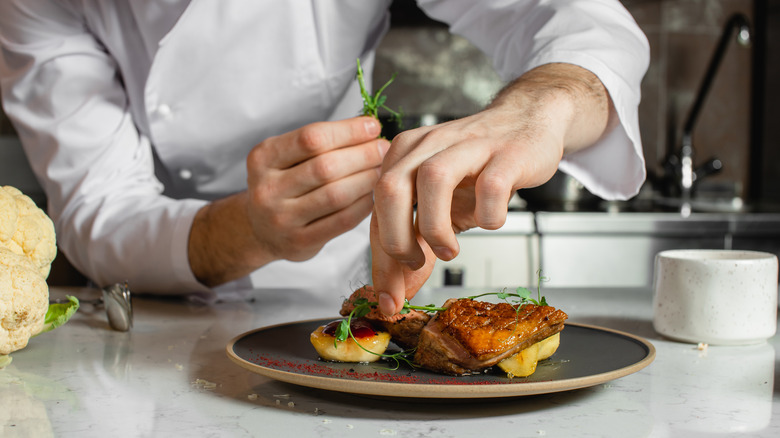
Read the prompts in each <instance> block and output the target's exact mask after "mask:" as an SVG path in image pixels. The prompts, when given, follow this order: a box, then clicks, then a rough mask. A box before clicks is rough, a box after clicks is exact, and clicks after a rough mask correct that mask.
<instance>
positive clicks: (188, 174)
mask: <svg viewBox="0 0 780 438" xmlns="http://www.w3.org/2000/svg"><path fill="white" fill-rule="evenodd" d="M179 178H181V179H183V180H185V181H187V180H189V179H190V178H192V171H191V170H190V169H186V168H183V169H179Z"/></svg>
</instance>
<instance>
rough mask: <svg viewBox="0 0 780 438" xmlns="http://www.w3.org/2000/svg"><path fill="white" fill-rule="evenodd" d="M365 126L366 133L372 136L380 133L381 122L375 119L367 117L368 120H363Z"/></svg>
mask: <svg viewBox="0 0 780 438" xmlns="http://www.w3.org/2000/svg"><path fill="white" fill-rule="evenodd" d="M363 127H365V129H366V134H368V135H371V136H375V135H379V123H378V122H377V121H376V120H375V119H373V118H368V119H366V121H365V122H363Z"/></svg>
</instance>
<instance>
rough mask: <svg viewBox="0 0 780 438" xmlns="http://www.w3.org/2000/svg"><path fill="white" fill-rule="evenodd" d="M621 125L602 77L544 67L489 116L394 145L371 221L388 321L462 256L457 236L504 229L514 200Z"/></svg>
mask: <svg viewBox="0 0 780 438" xmlns="http://www.w3.org/2000/svg"><path fill="white" fill-rule="evenodd" d="M615 121H616V116H614V109H613V108H612V106H611V100H610V98H609V96H608V94H607V92H606V90H605V89H604V87H603V85H602V84H601V82H600V81H599V79H598V78H597V77H596V76H595V75H593V74H592V73H590V72H588V71H587V70H584V69H582V68H580V67H576V66H573V65H569V64H547V65H544V66H541V67H538V68H536V69H534V70H531V71H529V72H528V73H526V74H525V75H523V76H521V77H520V78H518V79H517V80H515V81H514V82H513V83H512V84H510V85H509V86H508V87H507V88H506V89H504V90H503V91H502V93H500V94H499V96H498V97H497V98H496V100H495V101H494V102H493V103H492V104H491V105H490V106H489V107H488V108H486V109H485V110H484V111H481V112H479V113H477V114H475V115H472V116H469V117H465V118H462V119H459V120H454V121H450V122H446V123H443V124H440V125H435V126H429V127H422V128H418V129H413V130H410V131H406V132H403V133H401V134H399V135H398V136H396V138H395V139H394V140H393V143H392V146H391V147H390V150H389V151H388V153H387V155H386V157H385V159H384V162H383V165H382V174H381V176H380V178H379V181H378V183H377V185H376V187H375V190H374V211H373V215H372V219H371V251H372V276H373V285H374V289H375V290H376V291H377V292H378V293H379V304H380V308H381V309H382V311H383V312H384V313H387V314H394V313H396V312H398V311H400V310H401V308H402V306H403V303H404V299H405V298H406V299H410V298H412V297H413V296H414V295H415V294H416V293H417V291H418V290H419V289H420V287H421V286H422V285H423V283H425V281H426V280H427V278H428V277H429V276H430V273H431V271H432V270H433V264H434V261H435V259H436V258H437V257H438V258H440V259H442V260H452V259H453V258H454V257H455V256H456V255H457V254H458V252H459V246H458V241H457V239H456V237H455V234H456V233H458V232H461V231H465V230H467V229H469V228H473V227H480V228H484V229H488V230H495V229H498V228H500V227H501V226H502V225H503V224H504V222H505V221H506V214H507V204H508V202H509V199H510V197H511V196H512V194H513V193H514V192H515V190H517V189H520V188H524V187H536V186H538V185H541V184H543V183H545V182H546V181H547V180H549V179H550V178H551V177H552V175H553V174H554V173H555V171H556V170H557V168H558V163H559V162H560V160H561V158H562V156H563V155H564V153H569V152H572V151H575V150H579V149H582V148H584V147H587V146H589V145H591V144H593V143H595V142H596V141H597V140H598V139H599V138H600V137H601V136H602V135H604V134H605V133H606V132H607V131H608V130H609V129H611V128H612V127H613V126H614V123H615ZM415 205H416V207H417V209H416V210H417V214H416V218H415V213H414V211H415Z"/></svg>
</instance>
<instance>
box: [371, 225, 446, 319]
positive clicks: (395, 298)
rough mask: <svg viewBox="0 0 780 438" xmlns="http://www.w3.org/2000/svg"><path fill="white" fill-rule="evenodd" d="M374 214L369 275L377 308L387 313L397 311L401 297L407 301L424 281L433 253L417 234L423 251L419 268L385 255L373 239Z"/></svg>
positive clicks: (374, 227)
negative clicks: (423, 259)
mask: <svg viewBox="0 0 780 438" xmlns="http://www.w3.org/2000/svg"><path fill="white" fill-rule="evenodd" d="M375 217H376V215H374V216H372V218H371V257H372V258H371V275H372V281H373V284H374V290H375V291H376V292H377V296H378V302H379V308H380V310H381V311H382V312H383V313H385V314H387V315H394V314H396V313H398V312H400V311H401V309H402V308H403V305H404V301H405V300H411V299H412V298H413V297H414V296H415V295H416V294H417V292H418V291H419V290H420V288H421V287H422V286H423V285H424V284H425V282H426V281H427V280H428V278H429V277H430V276H431V272H432V271H433V267H434V263H435V262H436V256H435V255H434V254H433V251H431V248H430V247H429V246H428V245H427V244H426V243H425V241H423V240H422V238H421V237H420V236H419V235H418V239H419V240H418V243H419V244H420V246H421V248H422V250H423V253H424V254H425V262H424V264H423V266H422V267H421V268H420V269H416V270H412V269H410V268H409V267H408V266H405V265H403V264H401V263H399V262H398V261H397V260H395V259H394V258H392V257H390V256H388V255H387V254H385V253H384V251H383V250H382V247H381V245H380V244H379V241H378V239H377V237H378V236H377V232H378V227H377V222H376V220H375Z"/></svg>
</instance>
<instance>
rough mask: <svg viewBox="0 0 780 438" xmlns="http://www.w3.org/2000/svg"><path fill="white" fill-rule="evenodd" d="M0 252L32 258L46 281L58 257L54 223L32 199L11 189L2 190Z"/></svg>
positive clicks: (0, 192)
mask: <svg viewBox="0 0 780 438" xmlns="http://www.w3.org/2000/svg"><path fill="white" fill-rule="evenodd" d="M0 248H6V249H8V250H10V251H12V252H14V253H16V254H19V255H22V256H24V257H26V258H28V259H29V260H30V261H31V262H32V263H33V265H34V266H35V267H36V268H37V269H38V271H39V272H40V273H41V275H42V276H43V278H44V279H46V277H48V276H49V270H50V269H51V262H52V261H53V260H54V257H55V256H56V255H57V239H56V235H55V232H54V223H52V221H51V219H50V218H49V216H47V215H46V213H44V212H43V210H41V209H40V208H38V206H37V205H35V202H33V200H32V199H30V198H29V197H28V196H27V195H25V194H24V193H22V192H21V191H19V189H16V188H14V187H11V186H3V187H0Z"/></svg>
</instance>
